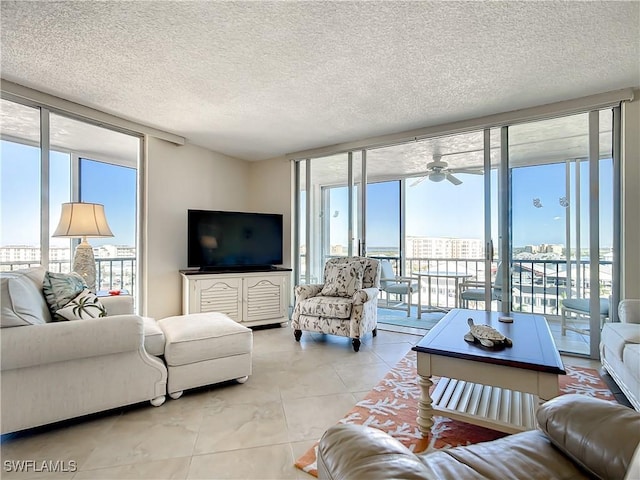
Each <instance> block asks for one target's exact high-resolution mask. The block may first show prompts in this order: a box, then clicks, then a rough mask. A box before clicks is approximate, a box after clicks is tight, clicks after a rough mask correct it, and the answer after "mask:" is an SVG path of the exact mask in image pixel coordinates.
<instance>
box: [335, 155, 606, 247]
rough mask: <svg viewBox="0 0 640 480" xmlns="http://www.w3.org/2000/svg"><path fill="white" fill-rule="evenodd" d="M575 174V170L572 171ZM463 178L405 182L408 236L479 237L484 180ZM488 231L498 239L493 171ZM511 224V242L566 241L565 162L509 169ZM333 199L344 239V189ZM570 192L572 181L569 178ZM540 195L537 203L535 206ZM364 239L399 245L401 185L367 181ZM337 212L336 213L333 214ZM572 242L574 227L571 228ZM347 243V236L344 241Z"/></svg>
mask: <svg viewBox="0 0 640 480" xmlns="http://www.w3.org/2000/svg"><path fill="white" fill-rule="evenodd" d="M611 165H612V164H611V161H607V160H604V161H601V167H600V197H601V201H600V229H601V232H602V235H601V239H600V244H601V247H610V246H611V245H612V235H613V224H612V220H611V219H612V213H613V206H612V201H613V190H612V186H613V178H612V175H613V173H612V166H611ZM572 175H573V173H572ZM456 177H457V178H459V179H460V180H462V181H463V183H462V184H461V185H457V186H456V185H453V184H452V183H450V182H448V181H443V182H438V183H436V182H431V181H429V180H427V179H425V180H423V181H422V182H420V183H419V184H417V185H415V186H411V185H412V184H413V183H414V180H411V179H410V180H408V181H407V186H408V188H407V201H406V217H407V226H406V234H407V235H408V236H428V237H458V238H477V239H482V238H483V236H484V205H483V202H484V193H483V192H484V179H483V177H482V175H472V174H456ZM491 181H492V182H491V184H492V190H493V195H492V232H493V237H494V238H493V240H494V244H496V243H497V241H498V238H497V221H498V218H497V194H496V191H497V174H496V171H495V170H494V171H492V173H491ZM587 181H588V165H587V164H586V163H584V162H583V164H582V165H581V182H580V183H581V184H582V185H581V189H582V191H581V207H580V211H581V215H580V218H581V231H582V235H581V244H582V246H583V247H588V245H589V189H588V185H587ZM512 185H513V195H512V226H513V238H512V240H513V245H514V246H515V247H518V246H524V245H531V244H532V245H538V244H542V243H550V244H565V243H566V231H565V230H566V229H565V219H566V215H567V210H569V212H570V215H571V216H572V220H571V223H572V224H575V204H576V202H575V199H573V201H572V202H571V206H570V207H568V208H565V207H563V206H562V205H561V204H560V198H561V197H564V196H566V191H565V189H566V186H565V165H564V164H550V165H543V166H535V167H528V168H516V169H513V170H512ZM336 190H338V191H336V192H335V193H334V194H333V196H332V202H331V208H330V210H331V216H332V218H331V229H332V231H333V230H335V232H333V233H334V235H332V243H334V241H333V240H334V239H336V240H339V239H343V238H344V239H346V237H347V233H346V232H347V230H346V228H347V224H346V211H347V195H346V187H345V188H339V189H336ZM571 191H572V194H573V195H575V194H574V192H575V185H574V183H573V182H571ZM534 199H539V200H540V202H539V204H540V205H542V206H541V207H536V206H535V205H534ZM367 202H368V215H367V242H368V244H369V247H388V246H389V247H394V246H395V247H397V246H398V242H399V240H398V233H397V232H399V220H398V212H399V184H398V182H397V181H394V182H383V183H377V184H371V185H369V190H368V193H367ZM336 211H337V212H338V214H337V215H336ZM571 235H572V244H574V243H575V231H574V230H573V229H572V233H571ZM343 244H345V245H346V240H345V242H344V243H343Z"/></svg>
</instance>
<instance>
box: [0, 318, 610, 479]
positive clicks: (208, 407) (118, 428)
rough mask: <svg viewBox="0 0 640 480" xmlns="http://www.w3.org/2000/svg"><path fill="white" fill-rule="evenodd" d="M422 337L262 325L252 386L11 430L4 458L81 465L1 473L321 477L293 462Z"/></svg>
mask: <svg viewBox="0 0 640 480" xmlns="http://www.w3.org/2000/svg"><path fill="white" fill-rule="evenodd" d="M554 327H555V326H554ZM422 336H423V335H422V334H420V335H408V334H404V333H398V332H395V331H385V330H382V329H379V330H378V336H377V337H375V338H373V337H372V336H371V335H368V336H365V338H364V339H363V343H362V347H361V349H360V352H358V353H356V352H354V351H353V348H352V346H351V341H350V339H348V338H344V337H335V336H331V335H322V334H316V333H309V332H305V333H304V334H303V337H302V340H301V341H300V342H296V341H295V340H294V339H293V334H292V332H291V329H290V328H272V329H264V330H262V329H261V330H255V331H254V351H253V374H252V375H251V377H250V378H249V381H248V382H247V383H245V384H242V385H240V384H237V383H235V382H226V383H223V384H218V385H214V386H208V387H203V388H199V389H192V390H188V391H186V392H185V394H184V395H183V397H181V398H180V399H178V400H167V402H166V403H165V404H164V405H162V406H161V407H159V408H155V407H151V406H150V405H149V404H148V403H144V404H140V405H137V406H134V407H128V408H124V409H119V410H116V411H114V412H111V413H107V414H101V415H98V416H93V417H88V418H85V419H83V420H74V421H71V422H65V423H63V424H58V425H56V426H54V427H48V428H43V429H36V430H32V431H30V432H25V433H19V434H12V435H6V436H3V438H2V445H1V447H0V449H1V452H2V458H3V460H12V459H13V460H19V459H31V460H53V461H56V460H61V461H67V462H68V461H70V460H74V461H76V462H77V465H78V468H79V471H78V472H77V473H73V472H66V473H57V474H44V473H43V472H34V471H31V472H28V473H22V474H18V473H15V472H2V478H3V479H4V478H7V479H13V478H21V479H25V480H36V479H40V478H43V479H44V478H46V479H47V480H56V479H69V478H74V479H77V480H83V479H87V478H96V479H109V478H113V479H120V478H124V479H128V478H142V479H144V478H185V477H187V476H188V477H189V478H207V479H212V478H215V479H218V478H260V479H269V478H293V479H302V480H313V477H311V476H309V475H308V474H306V473H304V472H302V471H301V470H298V469H296V468H295V467H293V463H294V461H295V459H297V458H298V457H299V456H301V455H302V454H303V453H304V452H306V450H307V449H308V448H310V447H311V446H312V445H313V444H314V443H315V442H316V441H317V440H318V439H319V438H320V437H321V436H322V434H323V433H324V432H325V431H326V430H327V428H329V427H330V426H332V425H335V424H336V423H337V422H338V421H339V420H340V419H341V418H342V417H343V416H344V415H345V414H346V413H347V412H348V411H349V410H351V408H353V406H354V405H355V403H356V402H357V401H359V400H362V399H363V398H364V397H365V396H366V395H367V394H368V393H369V391H370V389H371V388H372V387H373V386H374V385H375V384H376V383H377V382H378V381H379V380H380V379H381V378H382V377H383V376H384V375H386V373H387V372H388V371H389V369H390V368H391V367H392V366H393V365H395V364H396V363H397V362H398V361H399V360H401V359H402V358H403V357H404V355H405V354H406V353H407V352H409V350H410V349H411V347H412V346H413V345H415V343H417V342H418V341H419V340H420V339H421V338H422ZM556 338H557V337H556ZM561 341H565V342H575V344H569V343H567V344H566V345H565V346H567V347H577V346H583V347H584V348H585V351H586V346H587V343H586V342H585V341H584V339H583V338H582V337H581V336H579V335H577V334H575V335H574V333H573V332H568V334H567V336H566V337H565V338H564V339H561ZM558 346H559V347H560V345H558ZM562 359H563V362H564V364H565V365H578V366H584V367H589V368H596V369H599V368H600V364H599V362H597V361H593V360H589V359H586V358H580V357H575V356H574V357H571V356H567V355H563V357H562ZM194 452H195V453H194Z"/></svg>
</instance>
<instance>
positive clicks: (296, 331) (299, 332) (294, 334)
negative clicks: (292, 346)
mask: <svg viewBox="0 0 640 480" xmlns="http://www.w3.org/2000/svg"><path fill="white" fill-rule="evenodd" d="M293 336H294V337H295V339H296V342H299V341H300V337H302V330H294V331H293Z"/></svg>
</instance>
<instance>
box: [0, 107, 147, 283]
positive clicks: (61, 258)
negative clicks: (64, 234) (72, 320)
mask: <svg viewBox="0 0 640 480" xmlns="http://www.w3.org/2000/svg"><path fill="white" fill-rule="evenodd" d="M0 114H1V117H2V125H3V128H2V140H1V141H2V144H1V146H2V149H1V151H0V173H1V178H2V180H1V182H2V183H1V187H2V190H1V192H0V199H1V201H2V212H1V213H2V217H1V219H0V226H1V229H2V230H1V235H0V268H1V269H3V270H10V269H18V268H25V267H27V266H30V265H40V264H41V265H45V266H46V267H47V269H49V270H51V271H58V272H67V271H69V270H70V268H71V259H72V256H73V255H72V251H73V248H74V247H75V245H76V244H77V243H78V241H79V240H70V239H66V238H55V237H52V236H51V234H52V233H53V231H54V230H55V228H56V226H57V224H58V221H59V219H60V211H61V205H62V203H65V202H70V201H83V202H96V203H102V204H104V205H105V213H106V216H107V220H108V222H109V224H110V226H111V229H112V231H113V232H114V234H115V237H113V238H105V239H90V244H91V245H92V246H93V247H94V254H95V256H96V261H97V264H98V265H97V266H98V270H99V273H98V281H99V285H98V288H99V289H110V288H125V289H127V290H130V291H131V292H135V288H136V281H135V279H136V271H137V266H136V258H137V252H136V238H137V234H136V231H137V227H136V226H137V215H138V214H137V207H136V205H137V194H138V193H137V172H138V170H137V168H138V157H139V152H140V139H139V138H138V137H135V136H132V135H127V134H124V133H120V132H116V131H113V130H109V129H106V128H103V127H98V126H96V125H92V124H89V123H86V122H83V121H80V120H76V119H73V118H69V117H67V116H64V115H61V114H57V113H53V112H50V111H49V110H48V109H46V108H41V107H38V106H27V105H23V104H20V103H17V102H13V101H10V100H7V99H2V100H0ZM41 138H42V140H41ZM41 142H42V145H41Z"/></svg>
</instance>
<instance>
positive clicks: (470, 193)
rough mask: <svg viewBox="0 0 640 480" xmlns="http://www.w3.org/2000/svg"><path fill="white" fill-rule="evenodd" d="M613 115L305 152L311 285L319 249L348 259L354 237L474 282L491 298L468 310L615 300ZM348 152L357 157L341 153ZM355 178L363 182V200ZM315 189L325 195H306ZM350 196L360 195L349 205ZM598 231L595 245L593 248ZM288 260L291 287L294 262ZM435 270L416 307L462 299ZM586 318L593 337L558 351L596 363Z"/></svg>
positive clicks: (550, 308) (401, 265)
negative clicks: (312, 153)
mask: <svg viewBox="0 0 640 480" xmlns="http://www.w3.org/2000/svg"><path fill="white" fill-rule="evenodd" d="M612 112H613V110H612V109H611V108H606V109H596V110H592V111H591V112H586V113H578V114H571V115H559V116H557V117H556V118H552V119H548V120H540V121H538V120H536V121H531V122H524V121H522V122H520V123H517V124H514V125H505V126H502V127H496V128H485V129H480V130H476V131H469V132H466V133H461V134H455V135H445V136H439V137H438V136H433V137H427V138H422V139H418V138H415V139H413V140H411V141H407V142H397V143H396V144H394V145H392V146H388V147H375V148H369V149H367V148H365V149H363V150H360V151H354V152H348V153H341V154H337V155H333V156H323V157H317V158H313V157H311V158H307V159H302V160H300V161H299V162H300V163H299V164H300V166H301V168H299V169H298V173H299V174H300V173H301V172H302V171H304V173H305V176H304V179H302V178H301V177H299V178H298V186H299V191H298V205H304V206H305V209H306V210H305V213H304V215H301V214H299V216H298V219H299V221H300V222H302V224H299V225H297V226H296V228H297V229H298V231H299V232H305V235H306V236H305V237H304V238H305V242H304V245H305V248H304V250H305V261H306V262H308V264H309V265H313V266H314V267H315V268H314V274H313V278H312V279H311V280H313V281H316V282H318V281H320V282H321V278H322V265H324V262H325V261H326V259H327V257H328V256H335V255H346V254H348V253H349V252H351V253H352V254H357V252H358V251H360V250H358V249H354V248H353V245H358V246H359V245H365V251H366V254H367V255H369V256H373V257H379V258H389V259H391V260H392V263H393V264H394V266H395V268H396V274H399V275H411V274H417V273H423V274H424V273H425V272H435V273H436V274H440V275H443V274H444V273H446V272H449V273H451V272H453V273H456V274H460V275H464V276H465V278H467V279H471V280H473V281H475V282H477V283H478V284H479V286H482V287H484V288H485V291H486V292H488V293H487V296H486V297H485V299H486V301H484V302H481V301H476V302H475V303H473V305H472V306H471V308H481V309H487V310H497V311H511V310H514V311H521V312H525V313H535V314H543V315H545V316H547V317H548V318H558V317H559V315H560V308H561V302H562V299H564V298H575V297H578V298H590V297H591V296H592V295H596V296H601V297H605V298H608V297H609V296H611V298H612V299H615V298H616V296H615V294H616V291H615V285H616V281H615V279H616V276H617V275H618V274H619V273H618V272H617V271H615V269H614V263H613V261H612V258H613V256H614V254H615V251H616V248H617V246H616V245H617V243H616V239H615V235H614V232H615V231H616V225H619V222H620V219H619V218H616V217H615V215H614V210H615V209H614V204H615V202H616V201H617V200H616V191H615V187H614V178H615V175H616V173H615V172H616V169H619V168H620V166H619V164H618V163H617V161H616V160H615V159H614V155H613V143H614V141H613V139H614V138H615V135H619V133H620V132H619V126H615V125H614V124H613V114H612ZM594 117H595V118H597V120H596V121H595V122H594V120H593V118H594ZM616 132H617V133H616ZM355 154H358V158H360V159H361V161H360V162H359V163H358V164H357V165H356V164H354V163H353V162H350V160H349V159H350V158H352V157H353V155H355ZM302 166H303V167H302ZM594 172H596V173H595V176H594ZM354 179H358V181H355V180H354ZM360 179H362V181H360ZM362 183H364V184H366V185H367V189H366V195H362V196H361V197H360V196H358V195H357V192H358V191H359V188H360V185H361V184H362ZM318 191H320V192H324V193H323V194H322V195H321V201H313V200H311V203H309V202H310V200H309V198H310V196H311V195H315V193H313V192H318ZM349 192H351V194H352V195H354V198H357V199H358V200H359V201H352V202H350V204H349V202H348V200H349ZM349 205H350V206H349ZM594 205H595V206H597V208H594ZM350 209H352V211H351V213H350ZM356 218H359V219H362V220H361V221H359V222H355V223H354V224H353V228H352V232H353V236H352V237H350V236H349V235H345V232H346V231H347V228H348V227H349V219H351V220H352V221H353V219H356ZM307 221H308V222H310V223H309V224H304V222H307ZM314 225H315V226H314ZM318 228H319V230H318ZM618 229H619V227H618ZM315 232H323V233H322V234H319V235H318V234H316V233H315ZM327 232H331V234H330V235H327ZM336 232H340V234H336ZM594 238H599V239H600V241H599V242H598V243H599V244H598V245H593V246H592V243H593V239H594ZM301 245H302V244H300V243H299V244H298V245H297V246H294V248H298V249H300V246H301ZM350 246H351V249H350ZM299 251H300V257H299V258H302V251H301V250H299ZM309 255H310V257H308V258H307V256H309ZM500 265H504V266H505V268H500ZM295 267H296V272H297V273H296V275H297V278H296V279H295V281H296V282H300V281H302V277H301V276H300V272H302V270H301V269H300V266H299V265H296V266H295ZM498 276H500V278H499V279H498V278H497V277H498ZM425 278H428V277H425ZM433 278H434V279H435V280H434V281H433V283H432V282H431V281H429V283H428V284H426V282H422V285H421V288H422V290H423V292H422V293H423V295H422V299H423V302H424V301H426V300H425V299H429V300H428V301H431V302H433V305H425V306H427V307H428V306H434V307H437V308H445V309H447V308H452V307H454V306H456V305H458V300H459V296H460V292H459V291H458V290H459V287H460V286H459V281H457V280H456V279H455V278H454V277H451V278H447V277H443V278H437V275H433ZM430 280H431V279H430ZM498 284H500V285H501V287H500V288H498V289H496V287H495V285H498ZM593 284H595V285H598V287H597V288H592V287H591V286H590V285H593ZM497 290H501V291H500V292H499V295H493V292H496V291H497ZM418 307H419V308H422V307H423V305H420V306H418ZM611 309H612V310H613V309H615V305H612V307H611ZM595 318H597V316H596V317H595ZM576 321H580V320H579V319H577V320H576ZM582 321H583V322H586V324H585V325H584V327H585V329H586V330H589V329H591V330H592V331H594V333H593V334H591V335H589V334H588V333H587V334H586V335H583V336H582V337H581V338H578V337H575V336H571V338H570V339H566V341H565V342H564V344H563V346H562V347H561V349H563V350H566V351H572V352H573V353H581V354H585V355H590V356H592V357H594V358H595V357H597V343H598V342H599V325H590V324H589V323H590V322H589V320H588V319H587V320H584V319H583V320H582ZM596 330H597V332H595V331H596ZM572 335H573V334H572ZM563 347H564V348H563Z"/></svg>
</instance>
